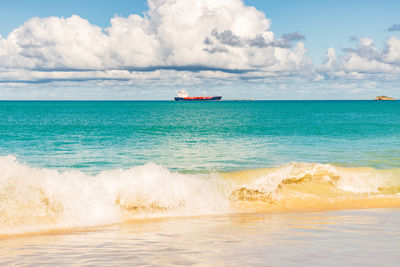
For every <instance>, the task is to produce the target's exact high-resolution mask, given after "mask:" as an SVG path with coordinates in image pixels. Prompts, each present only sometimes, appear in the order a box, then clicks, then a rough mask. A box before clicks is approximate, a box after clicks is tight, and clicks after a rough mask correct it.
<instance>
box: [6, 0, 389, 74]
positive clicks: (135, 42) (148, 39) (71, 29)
mask: <svg viewBox="0 0 400 267" xmlns="http://www.w3.org/2000/svg"><path fill="white" fill-rule="evenodd" d="M148 6H149V10H148V12H147V13H146V14H145V15H144V16H139V15H131V16H129V17H127V18H123V17H114V18H112V19H111V26H110V27H108V28H106V29H102V28H100V27H98V26H96V25H92V24H90V23H89V22H88V21H87V20H85V19H83V18H81V17H79V16H76V15H74V16H71V17H69V18H59V17H49V18H32V19H30V20H28V21H27V22H25V23H24V25H22V26H21V27H19V28H17V29H15V30H14V31H13V32H11V34H9V36H8V37H7V38H2V37H1V36H0V81H1V80H2V81H7V80H9V81H11V80H15V81H40V80H46V79H49V80H52V79H54V80H57V79H83V80H84V79H90V78H93V79H102V78H104V79H114V78H115V76H116V74H115V72H112V71H111V70H115V71H116V70H119V71H121V72H119V74H118V75H119V76H118V75H117V76H118V77H117V78H118V79H140V77H139V78H138V76H146V77H147V76H154V74H159V73H160V72H154V70H156V69H160V68H161V69H163V68H164V69H165V68H166V69H173V70H174V69H175V70H186V71H200V70H203V71H204V75H205V76H210V75H209V73H206V72H205V71H221V72H226V71H228V72H237V73H238V74H236V76H238V75H245V76H246V75H247V74H243V72H241V71H248V70H252V71H257V72H258V71H261V72H280V73H287V74H290V75H293V73H296V74H297V75H308V74H310V72H311V71H312V68H313V67H312V62H311V60H310V59H309V58H308V57H307V56H306V53H307V50H306V49H305V47H304V44H303V43H302V42H300V41H298V40H301V39H303V38H304V37H303V36H301V35H300V34H298V33H295V34H292V35H290V36H294V37H296V38H286V39H285V38H283V39H277V38H275V36H274V33H273V32H272V31H270V30H269V27H270V24H271V22H270V20H269V19H268V18H266V16H265V14H264V13H262V12H260V11H258V10H257V9H255V8H254V7H250V6H245V5H244V3H243V2H242V1H241V0H148ZM288 36H289V35H288ZM292 42H297V43H296V44H295V46H294V47H293V48H292ZM392 53H396V51H393V52H392ZM123 70H130V71H136V72H137V71H146V72H145V74H143V75H137V74H132V73H130V72H127V71H123ZM150 72H154V73H150ZM164 73H165V72H164ZM214 76H215V75H214ZM221 76H224V75H221ZM229 76H235V75H231V74H230V75H229ZM135 77H136V78H135ZM225 78H226V77H225Z"/></svg>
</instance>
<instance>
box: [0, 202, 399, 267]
mask: <svg viewBox="0 0 400 267" xmlns="http://www.w3.org/2000/svg"><path fill="white" fill-rule="evenodd" d="M399 221H400V210H399V209H378V210H376V209H374V210H351V211H335V212H308V213H302V212H296V213H274V214H234V215H226V216H206V217H195V218H193V217H192V218H180V219H177V218H165V219H153V220H142V221H133V222H127V223H124V224H118V225H113V226H108V227H103V228H96V229H91V230H89V231H84V230H81V231H75V232H67V233H62V232H61V233H58V234H47V235H46V234H44V235H35V236H20V237H14V238H8V239H3V240H1V241H0V264H2V265H12V264H13V265H45V266H54V265H57V266H70V265H71V264H72V263H73V264H75V265H81V266H93V265H95V266H116V265H119V266H123V265H131V266H138V265H141V266H154V265H162V266H176V265H184V266H188V265H193V266H204V265H212V266H243V265H247V266H338V265H342V266H398V262H399V260H400V254H399V253H398V252H399V249H400V247H399V246H400V234H399V233H400V226H399Z"/></svg>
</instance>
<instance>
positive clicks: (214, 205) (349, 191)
mask: <svg viewBox="0 0 400 267" xmlns="http://www.w3.org/2000/svg"><path fill="white" fill-rule="evenodd" d="M399 177H400V171H399V170H398V169H393V170H375V169H372V168H344V167H338V166H334V165H330V164H318V163H298V162H294V163H290V164H286V165H284V166H280V167H276V168H266V169H257V170H245V171H239V172H231V173H214V172H210V173H209V174H181V173H177V172H171V171H169V170H168V169H167V168H165V167H163V166H160V165H157V164H154V163H148V164H145V165H142V166H136V167H132V168H129V169H124V170H123V169H115V170H106V171H102V172H100V173H98V174H94V175H93V174H87V173H84V172H81V171H79V170H76V169H71V170H68V171H64V172H60V171H57V170H54V169H47V168H33V167H30V166H27V165H26V164H22V163H20V162H18V161H17V160H16V158H15V157H13V156H6V157H0V218H1V221H0V235H10V234H11V235H12V234H19V233H28V232H39V231H48V230H53V229H65V228H80V227H92V226H101V225H107V224H114V223H119V222H123V221H127V220H132V219H137V218H149V217H175V216H195V215H210V214H223V213H232V212H243V211H244V212H252V211H264V212H267V211H283V210H298V209H302V210H315V209H318V210H321V209H341V208H369V207H398V206H400V195H399V193H400V179H399Z"/></svg>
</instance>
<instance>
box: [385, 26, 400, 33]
mask: <svg viewBox="0 0 400 267" xmlns="http://www.w3.org/2000/svg"><path fill="white" fill-rule="evenodd" d="M388 31H390V32H400V24H393V25H392V26H390V27H389V28H388Z"/></svg>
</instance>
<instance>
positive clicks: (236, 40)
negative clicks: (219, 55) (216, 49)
mask: <svg viewBox="0 0 400 267" xmlns="http://www.w3.org/2000/svg"><path fill="white" fill-rule="evenodd" d="M211 34H212V35H213V36H214V37H215V38H216V39H217V40H218V41H219V42H220V43H222V44H224V45H229V46H234V47H243V45H244V43H243V40H242V38H240V37H239V36H237V35H235V34H234V33H233V32H232V31H231V30H226V31H223V32H222V33H219V32H218V30H217V29H214V30H212V32H211Z"/></svg>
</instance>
